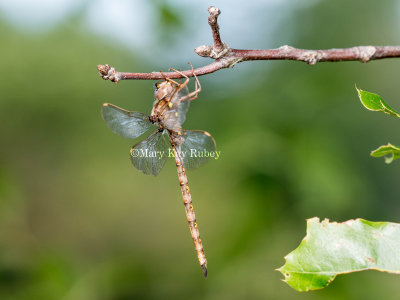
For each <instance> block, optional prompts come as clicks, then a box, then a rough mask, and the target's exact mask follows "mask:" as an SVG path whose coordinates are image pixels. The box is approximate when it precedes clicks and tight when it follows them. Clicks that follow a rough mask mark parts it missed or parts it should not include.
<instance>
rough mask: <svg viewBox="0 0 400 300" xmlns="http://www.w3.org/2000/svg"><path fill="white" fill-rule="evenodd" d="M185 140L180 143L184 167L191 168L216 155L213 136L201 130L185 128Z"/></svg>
mask: <svg viewBox="0 0 400 300" xmlns="http://www.w3.org/2000/svg"><path fill="white" fill-rule="evenodd" d="M183 137H184V138H185V141H184V142H183V144H182V145H181V151H182V154H183V163H184V165H185V168H186V169H188V170H193V169H196V168H198V167H200V166H201V165H203V164H205V163H206V162H208V161H209V160H210V159H211V158H213V157H215V156H216V145H215V141H214V139H213V137H212V136H211V134H209V133H208V132H206V131H202V130H185V131H184V132H183Z"/></svg>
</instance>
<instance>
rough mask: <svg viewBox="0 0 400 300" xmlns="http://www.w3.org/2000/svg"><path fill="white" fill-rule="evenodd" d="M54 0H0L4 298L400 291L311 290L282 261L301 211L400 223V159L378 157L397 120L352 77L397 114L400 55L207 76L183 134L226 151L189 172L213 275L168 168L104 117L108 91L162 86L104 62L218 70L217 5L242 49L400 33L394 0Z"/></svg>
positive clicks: (142, 95) (367, 286)
mask: <svg viewBox="0 0 400 300" xmlns="http://www.w3.org/2000/svg"><path fill="white" fill-rule="evenodd" d="M31 2H32V3H33V1H31ZM47 2H48V1H47ZM47 2H46V1H39V2H35V5H34V6H32V3H31V4H29V1H14V2H13V1H1V3H0V36H1V43H0V61H1V64H0V66H1V75H0V78H1V80H0V120H1V129H0V299H1V300H3V299H4V300H9V299H10V300H11V299H12V300H14V299H16V300H19V299H30V300H31V299H41V300H47V299H63V300H76V299H78V300H80V299H85V300H92V299H93V300H97V299H99V300H103V299H104V300H109V299H113V300H128V299H377V298H378V297H379V298H381V299H398V297H399V296H398V295H399V293H400V285H399V284H398V281H399V277H398V276H396V275H390V274H385V273H379V272H361V273H356V274H350V275H343V276H339V277H338V278H337V279H336V280H335V281H334V282H333V283H332V284H331V285H330V286H329V287H328V288H326V289H324V290H322V291H317V292H312V293H303V294H300V293H297V292H295V291H294V290H293V289H292V288H290V287H289V286H287V285H286V284H285V283H283V282H281V281H280V279H281V278H282V275H281V274H280V273H279V272H277V271H275V269H276V268H278V267H280V266H281V265H283V264H284V259H283V257H284V255H286V254H287V253H289V252H290V251H291V250H293V249H294V248H295V247H297V245H298V244H299V242H300V241H301V239H302V238H303V237H304V235H305V219H307V218H310V217H314V216H318V217H320V218H321V219H322V218H329V219H331V220H333V221H344V220H347V219H350V218H357V217H362V218H366V219H369V220H372V221H392V222H399V221H400V205H399V201H398V199H399V196H398V195H399V194H400V185H399V175H400V165H399V163H397V162H395V163H393V164H392V165H385V164H384V161H383V159H373V158H371V157H369V151H370V150H372V149H375V148H377V147H378V146H380V145H382V144H385V143H387V142H389V141H390V142H392V143H394V144H395V145H396V144H397V145H400V135H399V134H398V129H399V128H400V122H399V121H398V120H396V119H394V118H390V117H387V116H385V115H383V114H377V113H370V112H368V111H366V110H365V109H364V108H362V106H361V104H360V102H359V100H358V98H357V94H356V91H355V88H354V85H355V84H357V86H358V87H360V88H362V89H365V90H368V91H371V92H376V93H379V94H380V95H381V96H382V97H383V98H384V99H385V100H386V101H387V102H388V103H389V104H390V105H391V106H392V107H394V108H397V109H399V108H400V101H399V97H398V95H399V93H400V87H399V86H398V80H399V75H400V61H399V60H398V59H387V60H381V61H373V62H370V63H367V64H361V63H359V62H343V63H321V64H317V65H315V66H312V67H311V66H308V65H306V64H304V63H299V62H291V61H270V62H248V63H243V64H239V65H236V66H235V67H234V69H229V70H222V71H219V72H217V73H214V74H211V75H208V76H204V77H201V78H200V81H201V83H202V85H203V92H202V93H201V94H200V96H199V98H198V99H197V100H196V101H195V102H193V103H192V106H191V109H190V111H189V113H188V115H187V121H186V123H185V128H187V129H203V130H207V131H209V132H210V133H211V134H212V135H213V136H214V138H215V140H216V142H217V147H218V149H219V150H221V151H222V156H221V158H220V159H219V160H217V161H211V162H209V163H207V164H206V165H205V166H203V167H201V168H200V169H198V170H195V171H192V172H189V173H188V176H189V182H190V186H191V191H192V196H193V200H194V206H195V210H196V213H197V219H198V224H199V228H200V232H201V236H202V239H203V242H204V246H205V252H206V255H207V258H208V267H209V276H208V278H207V279H206V280H205V279H204V278H203V276H202V272H201V269H200V267H199V265H198V262H197V259H196V255H195V252H194V249H193V244H192V241H191V237H190V234H189V230H188V228H187V222H186V218H185V214H184V208H183V205H182V199H181V195H180V190H179V184H178V180H177V175H176V170H175V168H174V164H173V162H172V161H170V162H168V163H167V165H166V166H165V167H164V170H163V171H162V172H161V173H160V175H159V176H157V177H152V176H145V175H143V174H142V173H140V172H138V171H137V170H135V169H134V168H133V167H132V166H131V164H130V162H129V149H130V147H131V146H132V145H133V144H134V143H136V141H134V140H126V139H123V138H122V137H120V136H117V135H115V134H113V133H112V132H111V131H110V130H109V129H108V128H107V126H106V125H105V123H104V122H103V120H102V118H101V115H100V108H101V104H102V103H104V102H111V103H113V104H115V105H118V106H121V107H123V108H126V109H130V110H137V111H142V112H150V110H151V106H152V102H153V98H152V97H153V82H150V81H130V82H120V83H119V84H117V85H115V84H112V83H111V82H108V81H103V80H101V78H100V77H99V76H98V74H97V70H96V65H97V64H104V63H108V64H111V65H112V66H115V67H116V68H117V69H118V70H121V71H136V72H149V71H157V70H160V69H162V70H167V69H168V68H170V67H175V68H182V69H183V68H185V69H186V68H187V67H188V66H187V64H186V63H187V61H191V62H192V63H193V64H194V65H195V67H198V66H201V65H205V64H207V63H208V62H209V60H207V59H203V58H199V57H197V56H196V55H195V54H194V53H193V51H192V49H193V48H195V47H196V46H199V45H201V44H210V43H211V42H212V41H211V34H210V29H209V27H208V24H207V16H208V15H207V7H208V6H209V5H211V4H213V5H215V6H217V7H219V8H220V9H221V10H222V15H221V17H220V26H221V34H222V38H223V40H224V41H225V42H227V43H228V44H229V45H230V46H231V47H234V48H249V49H254V48H276V47H279V46H282V45H284V44H289V45H291V46H295V47H299V48H305V49H310V48H311V49H326V48H334V47H336V48H338V47H351V46H356V45H392V44H399V39H398V37H399V33H400V30H399V25H400V22H399V15H400V5H399V1H394V0H385V1H384V2H380V3H379V5H378V3H377V1H375V0H353V1H349V0H336V1H329V0H319V1H284V0H282V1H255V0H251V1H250V0H249V1H246V5H244V4H243V3H242V2H241V1H240V2H239V1H227V0H226V1H223V0H216V1H214V2H210V1H204V3H194V1H193V3H187V1H178V0H176V1H161V0H152V1H123V0H119V1H81V2H79V1H70V2H68V1H58V2H60V4H59V6H57V4H54V3H57V1H53V2H52V3H53V4H52V5H49V3H50V2H48V3H47ZM294 2H296V3H294ZM68 3H69V4H70V5H71V7H72V8H71V9H70V10H66V9H64V6H66V5H67V4H68ZM61 4H62V5H61ZM124 5H125V6H124ZM67 6H68V5H67ZM60 7H61V8H62V9H61V10H62V11H64V12H65V11H66V12H65V13H64V14H61V15H60V16H59V18H58V19H57V20H53V19H51V18H55V17H54V16H55V13H54V12H53V10H54V9H55V10H57V9H59V8H60ZM121 7H122V9H121ZM123 8H125V9H123ZM118 14H120V17H118ZM50 16H51V18H50ZM30 18H33V20H32V21H30ZM50 19H51V20H52V21H49V22H47V21H46V20H50ZM124 22H125V23H124Z"/></svg>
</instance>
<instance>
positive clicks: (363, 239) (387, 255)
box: [278, 218, 400, 291]
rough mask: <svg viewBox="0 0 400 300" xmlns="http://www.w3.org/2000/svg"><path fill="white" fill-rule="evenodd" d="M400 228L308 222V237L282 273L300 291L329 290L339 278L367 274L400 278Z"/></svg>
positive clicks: (360, 222)
mask: <svg viewBox="0 0 400 300" xmlns="http://www.w3.org/2000/svg"><path fill="white" fill-rule="evenodd" d="M399 249H400V224H396V223H389V222H370V221H366V220H363V219H356V220H349V221H346V222H344V223H336V222H329V220H328V219H325V220H323V221H322V222H320V221H319V218H312V219H308V220H307V235H306V237H305V238H304V239H303V240H302V242H301V243H300V245H299V247H298V248H297V249H295V250H294V251H292V252H291V253H289V254H288V255H287V256H286V257H285V259H286V263H285V265H284V266H282V267H281V268H280V269H278V271H280V272H281V273H282V274H283V275H284V276H285V280H284V281H285V282H287V283H288V284H289V285H290V286H291V287H293V288H294V289H295V290H297V291H310V290H317V289H322V288H324V287H326V286H327V285H328V284H329V283H330V282H332V281H333V280H334V279H335V277H336V276H337V275H340V274H346V273H352V272H357V271H364V270H378V271H384V272H389V273H396V274H400V250H399Z"/></svg>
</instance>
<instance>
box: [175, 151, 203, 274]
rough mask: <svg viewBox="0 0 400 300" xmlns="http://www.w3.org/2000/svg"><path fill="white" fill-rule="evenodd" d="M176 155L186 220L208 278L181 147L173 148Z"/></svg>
mask: <svg viewBox="0 0 400 300" xmlns="http://www.w3.org/2000/svg"><path fill="white" fill-rule="evenodd" d="M172 148H173V149H174V154H175V162H176V168H177V170H178V178H179V185H180V187H181V192H182V197H183V204H184V205H185V211H186V218H187V221H188V224H189V229H190V233H191V235H192V239H193V243H194V247H195V248H196V252H197V257H198V259H199V263H200V265H201V267H202V269H203V273H204V276H205V277H207V260H206V256H205V254H204V249H203V244H202V242H201V239H200V232H199V229H198V227H197V222H196V215H195V213H194V209H193V204H192V196H191V194H190V189H189V184H188V179H187V176H186V171H185V167H184V165H183V159H182V154H181V150H180V146H178V145H176V146H172Z"/></svg>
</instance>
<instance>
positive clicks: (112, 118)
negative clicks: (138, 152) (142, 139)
mask: <svg viewBox="0 0 400 300" xmlns="http://www.w3.org/2000/svg"><path fill="white" fill-rule="evenodd" d="M101 114H102V115H103V119H104V121H105V122H106V123H107V126H108V127H109V128H110V129H111V131H112V132H114V133H116V134H119V135H122V136H123V137H126V138H130V139H134V138H137V137H139V136H141V135H142V134H143V133H145V132H146V131H148V130H149V129H150V128H152V127H154V125H153V123H151V122H150V121H149V118H148V117H147V116H146V115H145V114H143V113H140V112H136V111H128V110H125V109H122V108H120V107H118V106H115V105H112V104H110V103H104V104H103V107H102V109H101Z"/></svg>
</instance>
